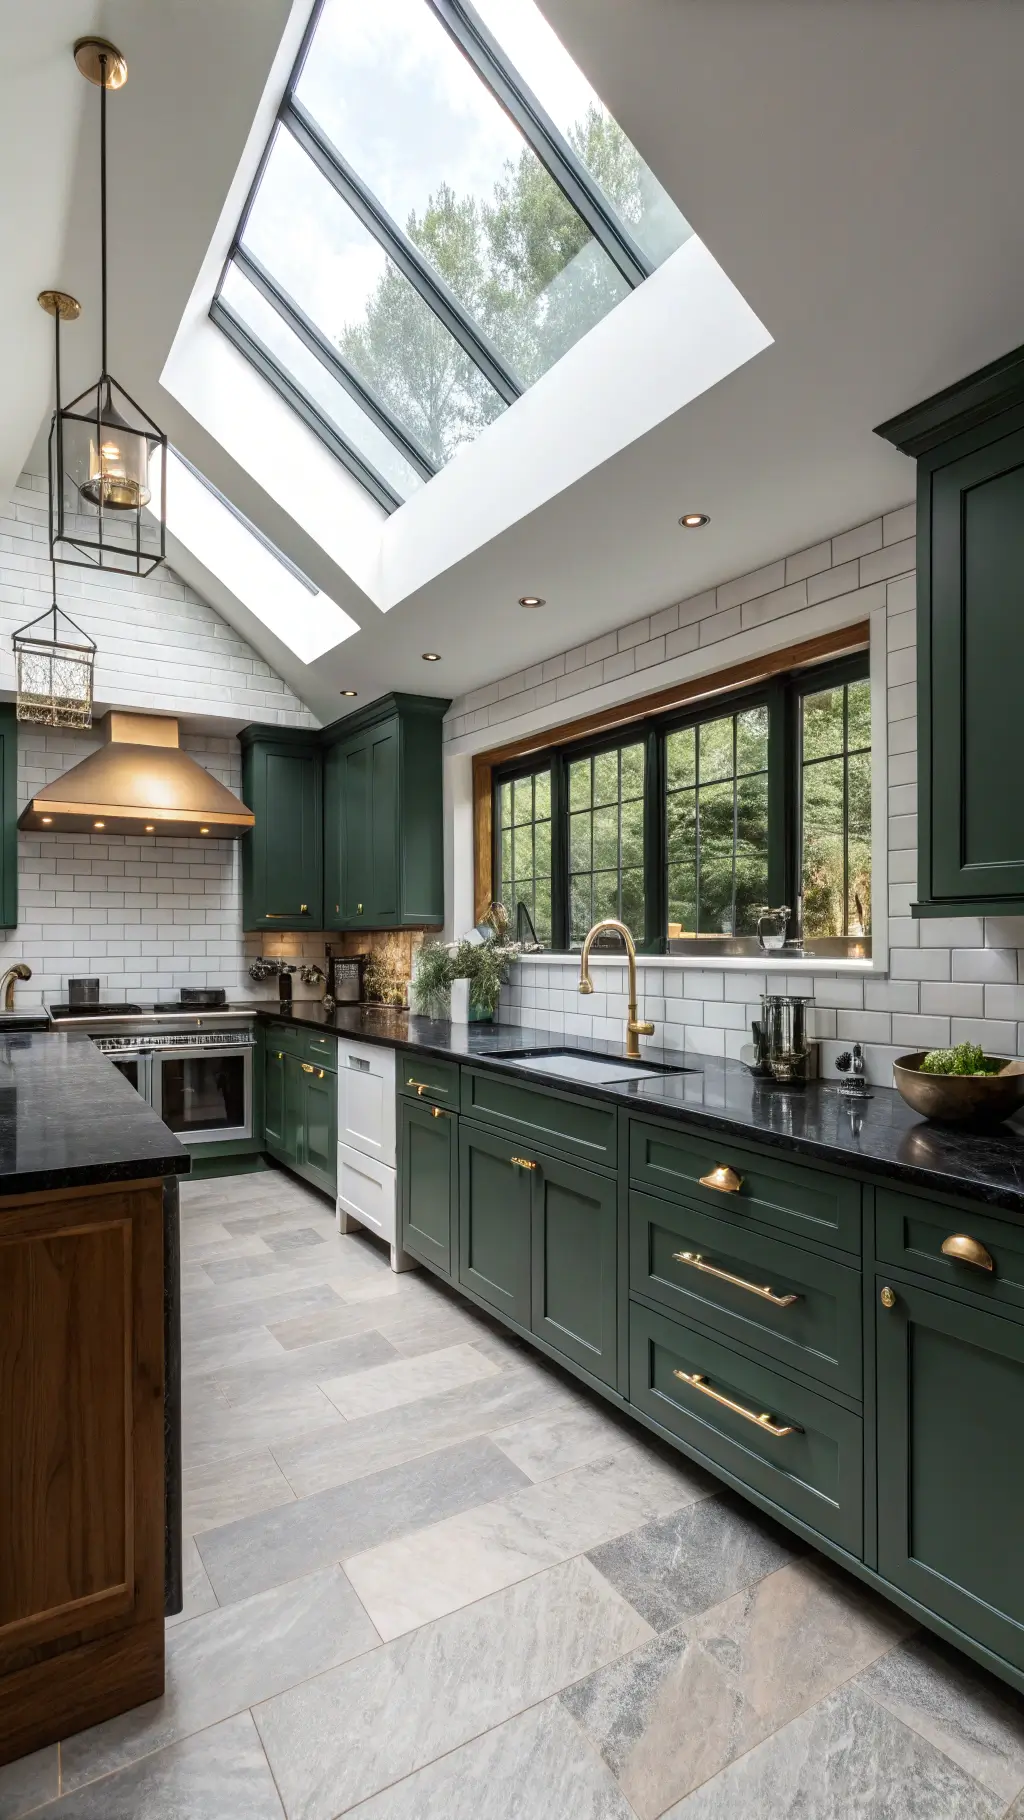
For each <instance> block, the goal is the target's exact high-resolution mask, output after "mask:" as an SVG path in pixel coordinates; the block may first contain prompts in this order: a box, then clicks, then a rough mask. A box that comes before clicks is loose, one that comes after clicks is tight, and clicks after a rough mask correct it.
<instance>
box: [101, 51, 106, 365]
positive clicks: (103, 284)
mask: <svg viewBox="0 0 1024 1820" xmlns="http://www.w3.org/2000/svg"><path fill="white" fill-rule="evenodd" d="M100 312H101V314H100V325H101V326H100V342H101V346H102V350H103V358H102V362H101V367H102V371H103V373H104V374H105V373H106V371H107V56H106V52H105V51H101V52H100Z"/></svg>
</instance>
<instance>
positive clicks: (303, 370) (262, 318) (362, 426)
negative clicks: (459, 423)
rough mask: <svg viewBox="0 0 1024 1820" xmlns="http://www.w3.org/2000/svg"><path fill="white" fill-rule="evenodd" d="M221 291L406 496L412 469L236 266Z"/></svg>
mask: <svg viewBox="0 0 1024 1820" xmlns="http://www.w3.org/2000/svg"><path fill="white" fill-rule="evenodd" d="M221 296H222V297H223V299H224V302H225V303H226V304H227V305H228V307H229V308H230V309H231V310H233V312H234V314H235V315H236V316H237V317H238V319H239V321H240V322H241V323H242V324H243V326H244V327H245V328H247V329H249V330H251V332H252V333H253V334H254V335H255V336H256V337H257V339H258V340H260V341H262V343H263V345H264V347H266V348H268V349H269V351H270V352H271V354H273V355H274V357H275V359H276V360H277V362H278V364H279V365H280V366H281V368H282V369H283V371H284V372H285V373H287V374H288V376H289V378H291V379H294V380H296V381H297V382H298V384H299V385H301V386H302V387H303V388H304V390H305V391H307V392H308V393H309V394H310V396H311V398H313V400H314V401H315V403H316V404H317V405H319V407H320V409H321V410H322V411H323V414H324V416H325V417H326V418H327V419H328V420H329V421H330V422H331V423H332V424H333V425H334V427H335V429H336V430H337V431H338V432H339V434H340V435H342V436H343V437H344V438H345V441H346V442H347V443H349V444H350V445H351V447H352V448H353V449H355V451H356V453H357V454H359V455H362V456H363V457H364V458H365V460H366V461H368V462H370V464H371V465H372V466H373V467H374V468H376V470H377V472H378V474H380V475H381V477H382V479H384V480H386V481H387V483H388V485H389V486H390V487H391V488H392V489H393V490H394V492H396V493H397V494H398V496H399V498H400V499H407V498H408V497H409V495H410V493H415V492H416V491H417V489H418V488H419V487H421V486H422V485H423V480H422V478H421V476H420V475H419V473H418V472H417V470H416V469H415V468H414V467H413V466H412V465H411V463H410V462H408V461H406V459H405V456H404V455H402V454H401V453H400V451H399V450H398V449H396V447H395V445H394V443H393V442H391V441H390V440H389V439H388V437H387V436H385V435H384V433H383V431H381V430H379V429H378V428H377V425H376V424H375V423H374V422H373V420H372V419H371V418H369V417H367V415H366V412H365V411H364V410H362V408H361V407H360V406H359V405H358V404H357V403H356V401H355V399H354V398H352V397H351V396H350V395H349V393H348V392H346V390H345V388H344V386H340V385H339V384H338V382H337V380H336V379H333V378H332V377H331V374H330V373H329V372H328V371H327V368H326V367H325V366H322V365H321V363H320V361H319V360H318V359H317V358H316V356H315V354H311V353H310V351H309V349H308V348H307V347H306V345H305V343H304V342H302V341H300V340H299V338H298V336H297V335H296V334H294V332H293V331H292V330H291V329H290V328H289V327H288V324H287V323H286V322H285V321H284V320H283V319H282V318H281V317H280V316H279V315H278V313H277V311H276V310H275V309H273V308H272V306H271V305H270V304H269V303H268V302H267V301H266V298H265V297H263V295H262V294H261V293H260V292H259V291H257V290H256V288H255V286H254V285H251V284H250V283H249V280H248V278H246V277H244V276H243V274H242V273H241V272H240V271H239V270H238V268H237V266H234V265H231V266H229V267H228V270H227V272H226V274H225V277H224V283H223V285H222V287H221Z"/></svg>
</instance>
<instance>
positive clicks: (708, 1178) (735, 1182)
mask: <svg viewBox="0 0 1024 1820" xmlns="http://www.w3.org/2000/svg"><path fill="white" fill-rule="evenodd" d="M700 1185H701V1187H702V1188H718V1189H720V1190H721V1192H722V1193H723V1194H739V1191H740V1189H741V1188H742V1187H743V1177H742V1176H741V1175H737V1173H736V1171H735V1169H730V1167H729V1165H728V1163H719V1164H717V1166H716V1167H715V1168H714V1169H711V1170H709V1171H708V1174H707V1175H702V1176H701V1177H700Z"/></svg>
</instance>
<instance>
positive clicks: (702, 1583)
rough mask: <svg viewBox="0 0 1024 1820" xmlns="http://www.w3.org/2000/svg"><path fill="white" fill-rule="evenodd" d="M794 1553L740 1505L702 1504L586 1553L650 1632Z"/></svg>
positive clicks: (779, 1533) (791, 1544) (794, 1547)
mask: <svg viewBox="0 0 1024 1820" xmlns="http://www.w3.org/2000/svg"><path fill="white" fill-rule="evenodd" d="M800 1552H802V1551H801V1548H800V1544H799V1543H798V1542H797V1541H796V1539H795V1538H794V1537H793V1536H791V1535H789V1534H788V1533H787V1532H786V1531H785V1530H782V1529H780V1528H779V1527H778V1526H777V1525H776V1524H774V1523H772V1522H771V1521H770V1520H769V1519H768V1518H767V1517H763V1516H761V1515H760V1513H759V1512H758V1511H756V1510H753V1509H752V1508H751V1507H750V1506H749V1505H745V1504H743V1503H742V1502H741V1500H740V1499H738V1498H736V1499H733V1498H728V1497H723V1496H717V1497H707V1498H703V1499H702V1500H701V1501H700V1502H699V1503H695V1504H690V1505H689V1506H687V1508H686V1509H684V1510H679V1511H677V1512H675V1513H674V1514H673V1515H672V1516H669V1517H665V1518H663V1519H662V1520H661V1521H658V1522H653V1523H648V1524H646V1525H645V1527H644V1528H643V1529H635V1530H633V1531H632V1532H631V1534H629V1535H623V1536H620V1537H619V1538H618V1539H617V1540H616V1541H614V1542H606V1543H605V1544H604V1545H603V1547H599V1548H595V1549H592V1550H591V1551H590V1559H591V1560H592V1561H593V1563H594V1566H595V1567H597V1568H598V1569H599V1570H600V1572H601V1573H603V1574H604V1576H605V1578H606V1579H607V1580H610V1581H611V1583H612V1585H613V1586H616V1587H618V1590H619V1592H621V1594H622V1595H623V1598H626V1599H628V1600H629V1602H630V1604H631V1605H635V1607H636V1609H637V1611H638V1612H640V1613H641V1615H642V1616H643V1617H645V1618H646V1619H647V1622H648V1624H650V1625H651V1626H652V1628H653V1629H654V1630H670V1629H671V1628H672V1626H673V1625H674V1624H678V1623H679V1622H680V1620H681V1619H682V1618H685V1617H687V1616H691V1615H692V1614H693V1613H695V1612H699V1611H706V1610H707V1609H708V1607H709V1606H711V1605H718V1604H720V1603H721V1601H722V1600H723V1599H727V1598H728V1597H729V1595H730V1594H731V1593H734V1592H738V1591H739V1590H740V1588H741V1587H744V1586H749V1585H750V1584H751V1583H752V1582H753V1581H755V1580H760V1579H762V1578H763V1576H764V1575H765V1574H770V1573H774V1572H775V1570H776V1569H777V1568H779V1567H784V1566H785V1565H786V1563H787V1561H792V1560H793V1558H794V1556H795V1555H796V1554H798V1553H800Z"/></svg>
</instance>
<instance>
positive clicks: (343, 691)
mask: <svg viewBox="0 0 1024 1820" xmlns="http://www.w3.org/2000/svg"><path fill="white" fill-rule="evenodd" d="M338 694H339V695H356V694H358V690H356V689H339V690H338Z"/></svg>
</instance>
